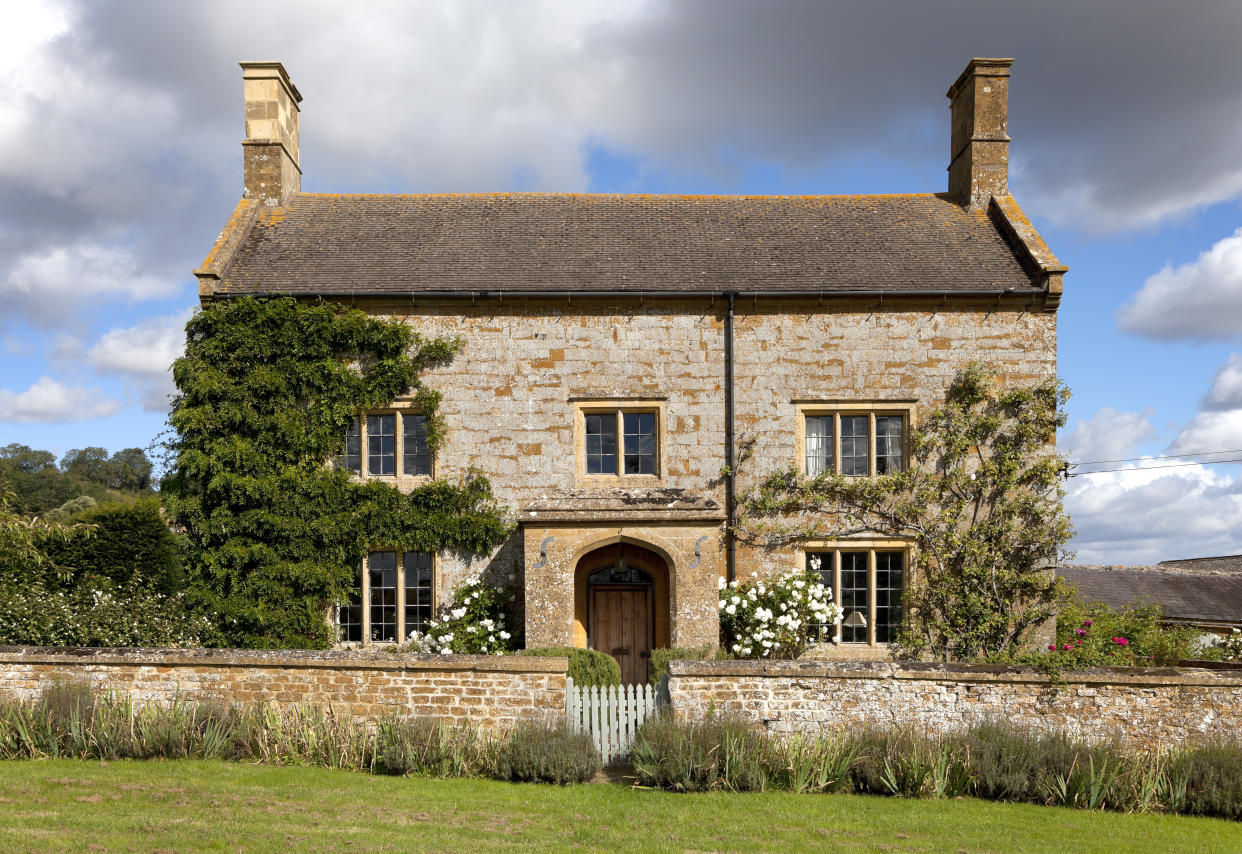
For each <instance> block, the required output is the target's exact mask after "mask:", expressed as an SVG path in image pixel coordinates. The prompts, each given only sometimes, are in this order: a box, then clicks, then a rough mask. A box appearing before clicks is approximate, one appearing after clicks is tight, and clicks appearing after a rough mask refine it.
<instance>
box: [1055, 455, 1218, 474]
mask: <svg viewBox="0 0 1242 854" xmlns="http://www.w3.org/2000/svg"><path fill="white" fill-rule="evenodd" d="M1220 453H1230V452H1229V451H1221V452H1220ZM1170 456H1179V457H1181V456H1195V455H1192V454H1170ZM1144 459H1149V460H1150V459H1160V457H1145V458H1144ZM1115 462H1124V461H1123V460H1115ZM1222 463H1242V457H1236V458H1234V459H1232V460H1203V461H1201V462H1194V463H1165V464H1163V465H1158V466H1138V467H1137V468H1120V469H1096V470H1095V471H1073V472H1072V471H1069V468H1077V467H1078V466H1088V465H1094V463H1070V464H1069V466H1067V467H1066V471H1065V476H1066V477H1082V476H1083V475H1085V474H1107V473H1108V472H1118V471H1123V472H1130V471H1151V470H1152V469H1180V468H1185V467H1186V466H1215V465H1220V464H1222Z"/></svg>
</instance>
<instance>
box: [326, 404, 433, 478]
mask: <svg viewBox="0 0 1242 854" xmlns="http://www.w3.org/2000/svg"><path fill="white" fill-rule="evenodd" d="M364 437H365V442H364ZM333 459H334V463H335V465H336V467H337V468H340V469H344V470H345V471H351V472H353V473H354V474H359V475H363V476H364V477H394V476H396V475H398V474H400V475H406V476H415V475H422V476H430V475H431V473H432V459H431V450H430V448H429V447H428V445H427V416H425V415H422V414H420V413H416V412H400V411H398V412H369V413H366V414H364V415H360V416H358V417H357V418H355V419H354V420H353V422H352V423H351V424H350V426H349V428H348V429H347V430H346V431H345V442H344V445H343V446H342V449H341V452H340V453H339V454H337V455H336V456H335V457H334V458H333Z"/></svg>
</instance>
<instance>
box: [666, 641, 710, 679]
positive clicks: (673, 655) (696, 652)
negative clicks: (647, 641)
mask: <svg viewBox="0 0 1242 854" xmlns="http://www.w3.org/2000/svg"><path fill="white" fill-rule="evenodd" d="M714 654H715V650H713V649H712V648H711V647H706V648H702V649H692V648H690V647H684V646H674V647H660V648H659V649H653V650H652V651H651V664H650V668H651V684H652V685H659V684H660V680H661V679H663V678H664V674H665V673H667V672H668V663H669V662H670V661H702V660H703V659H705V658H711V657H712V656H713V655H714Z"/></svg>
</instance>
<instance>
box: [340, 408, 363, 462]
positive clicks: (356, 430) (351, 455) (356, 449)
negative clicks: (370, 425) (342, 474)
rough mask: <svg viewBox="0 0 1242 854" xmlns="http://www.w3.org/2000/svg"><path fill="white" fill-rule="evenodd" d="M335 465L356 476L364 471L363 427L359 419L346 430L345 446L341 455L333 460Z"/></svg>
mask: <svg viewBox="0 0 1242 854" xmlns="http://www.w3.org/2000/svg"><path fill="white" fill-rule="evenodd" d="M333 464H334V465H335V466H336V467H337V468H338V469H344V470H345V471H352V472H353V473H354V474H358V473H359V472H361V471H362V427H361V426H360V424H359V423H358V419H357V418H355V419H354V420H353V421H352V422H351V423H350V425H349V427H348V428H346V430H345V444H344V445H343V446H342V447H341V453H339V454H337V455H336V456H335V457H334V458H333Z"/></svg>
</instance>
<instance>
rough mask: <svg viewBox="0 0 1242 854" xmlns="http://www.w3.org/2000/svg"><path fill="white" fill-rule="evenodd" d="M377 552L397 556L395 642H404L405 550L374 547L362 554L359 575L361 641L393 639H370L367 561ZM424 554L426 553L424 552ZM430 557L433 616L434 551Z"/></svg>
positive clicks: (368, 643) (436, 581)
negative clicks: (391, 553) (390, 553)
mask: <svg viewBox="0 0 1242 854" xmlns="http://www.w3.org/2000/svg"><path fill="white" fill-rule="evenodd" d="M379 552H393V553H395V554H396V556H397V606H396V607H397V629H396V635H397V640H396V641H395V643H405V642H406V638H407V637H408V636H409V633H410V632H409V631H408V630H407V627H406V625H405V554H406V553H405V552H404V551H402V550H401V549H399V548H375V549H372V550H371V551H370V552H368V553H367V554H365V555H363V556H362V563H361V565H360V572H359V577H360V579H361V587H362V589H361V593H360V595H361V597H362V598H361V602H362V641H361V644H362V645H363V646H371V645H375V644H388V643H393V642H394V641H376V640H371V602H370V599H371V573H370V572H369V567H368V566H367V563H368V561H369V559H370V557H371V555H373V554H377V553H379ZM425 554H426V553H425ZM430 557H431V592H430V593H429V594H428V595H429V598H430V600H431V611H432V617H433V618H434V617H435V611H436V607H437V600H436V593H437V591H438V589H439V586H440V585H439V559H438V555H436V554H435V553H434V552H431V553H430ZM340 608H341V606H340V605H337V606H336V608H335V613H334V619H333V621H332V624H333V627H334V628H335V629H337V630H338V631H339V628H340ZM338 643H351V644H353V643H359V641H345V640H344V639H338Z"/></svg>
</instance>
